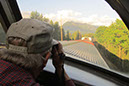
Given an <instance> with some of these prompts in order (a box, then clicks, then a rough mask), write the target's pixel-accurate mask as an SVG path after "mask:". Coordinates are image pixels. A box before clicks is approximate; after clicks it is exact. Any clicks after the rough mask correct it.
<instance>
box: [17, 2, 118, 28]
mask: <svg viewBox="0 0 129 86" xmlns="http://www.w3.org/2000/svg"><path fill="white" fill-rule="evenodd" d="M17 2H18V5H19V7H20V10H21V12H22V15H23V17H24V18H28V17H29V16H30V13H31V12H32V11H37V12H39V13H42V14H43V16H44V17H47V18H49V19H50V20H53V21H54V22H55V21H58V22H59V23H60V22H61V21H62V23H65V22H67V21H75V22H81V23H88V24H92V25H97V26H100V25H106V26H108V25H110V24H111V23H112V22H114V21H115V20H116V19H117V18H119V15H118V14H117V13H116V12H115V11H114V10H113V9H112V8H111V7H110V6H109V4H108V3H107V2H106V1H105V0H17ZM119 19H120V18H119Z"/></svg>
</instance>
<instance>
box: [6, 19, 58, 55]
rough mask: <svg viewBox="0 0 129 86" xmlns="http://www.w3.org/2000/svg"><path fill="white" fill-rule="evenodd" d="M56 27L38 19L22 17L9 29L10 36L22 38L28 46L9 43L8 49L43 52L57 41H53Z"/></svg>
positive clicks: (8, 35) (34, 52) (8, 34)
mask: <svg viewBox="0 0 129 86" xmlns="http://www.w3.org/2000/svg"><path fill="white" fill-rule="evenodd" d="M53 32H54V28H53V27H52V26H51V25H50V24H48V23H46V22H43V21H39V20H37V19H21V20H20V21H18V22H16V23H13V24H12V25H11V26H10V27H9V30H8V31H7V38H8V37H18V38H22V39H24V40H25V41H26V42H27V47H22V46H16V45H11V44H9V43H7V45H8V47H7V49H10V50H15V51H19V52H24V53H28V54H30V53H33V54H36V53H42V52H45V51H47V50H48V49H50V48H51V47H52V46H53V45H54V44H57V43H58V42H57V41H55V40H54V41H53V37H52V35H53Z"/></svg>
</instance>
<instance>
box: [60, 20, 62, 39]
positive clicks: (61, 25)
mask: <svg viewBox="0 0 129 86" xmlns="http://www.w3.org/2000/svg"><path fill="white" fill-rule="evenodd" d="M60 23H61V31H60V32H61V41H63V27H62V18H61V21H60Z"/></svg>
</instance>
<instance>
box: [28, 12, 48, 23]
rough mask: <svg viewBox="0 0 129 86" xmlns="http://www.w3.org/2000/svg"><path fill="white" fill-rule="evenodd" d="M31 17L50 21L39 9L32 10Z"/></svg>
mask: <svg viewBox="0 0 129 86" xmlns="http://www.w3.org/2000/svg"><path fill="white" fill-rule="evenodd" d="M30 18H31V19H38V20H40V21H45V22H49V19H48V18H46V17H43V15H42V14H40V13H39V12H37V11H32V12H31V15H30Z"/></svg>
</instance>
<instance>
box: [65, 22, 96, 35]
mask: <svg viewBox="0 0 129 86" xmlns="http://www.w3.org/2000/svg"><path fill="white" fill-rule="evenodd" d="M63 28H64V30H65V31H67V30H69V32H70V33H73V32H74V31H77V30H79V31H80V32H81V34H85V33H95V31H96V29H97V28H98V26H94V25H90V24H87V23H77V22H73V21H70V22H66V23H64V24H63Z"/></svg>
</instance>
